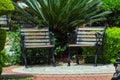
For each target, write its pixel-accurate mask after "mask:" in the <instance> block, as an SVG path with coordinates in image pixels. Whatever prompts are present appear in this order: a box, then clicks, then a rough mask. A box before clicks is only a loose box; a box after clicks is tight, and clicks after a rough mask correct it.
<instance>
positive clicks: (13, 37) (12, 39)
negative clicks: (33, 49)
mask: <svg viewBox="0 0 120 80" xmlns="http://www.w3.org/2000/svg"><path fill="white" fill-rule="evenodd" d="M6 44H7V45H10V46H11V48H10V51H12V52H13V54H12V55H8V57H9V58H8V59H9V60H8V61H9V62H8V63H11V64H12V65H14V64H20V63H21V50H20V37H19V32H18V31H14V32H7V39H6Z"/></svg>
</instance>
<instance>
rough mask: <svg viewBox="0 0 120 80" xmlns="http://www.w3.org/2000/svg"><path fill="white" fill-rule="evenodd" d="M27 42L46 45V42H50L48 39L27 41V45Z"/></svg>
mask: <svg viewBox="0 0 120 80" xmlns="http://www.w3.org/2000/svg"><path fill="white" fill-rule="evenodd" d="M27 42H29V43H30V42H31V43H39V42H40V43H46V42H49V40H48V39H46V40H45V39H44V40H25V43H27Z"/></svg>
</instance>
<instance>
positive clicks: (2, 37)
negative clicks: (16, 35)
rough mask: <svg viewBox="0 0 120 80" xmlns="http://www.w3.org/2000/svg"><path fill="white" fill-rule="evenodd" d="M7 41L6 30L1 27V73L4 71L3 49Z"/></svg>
mask: <svg viewBox="0 0 120 80" xmlns="http://www.w3.org/2000/svg"><path fill="white" fill-rule="evenodd" d="M5 42H6V31H5V30H2V29H0V74H1V72H2V66H3V64H4V59H5V57H4V55H5V54H4V52H3V51H2V50H3V49H4V46H5Z"/></svg>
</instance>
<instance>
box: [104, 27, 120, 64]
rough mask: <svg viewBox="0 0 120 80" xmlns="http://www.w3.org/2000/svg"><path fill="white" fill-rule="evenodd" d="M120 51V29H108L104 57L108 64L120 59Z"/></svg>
mask: <svg viewBox="0 0 120 80" xmlns="http://www.w3.org/2000/svg"><path fill="white" fill-rule="evenodd" d="M119 49H120V28H117V27H113V28H107V30H106V35H105V45H104V55H105V59H106V62H107V63H112V62H114V61H115V60H116V59H117V58H118V56H119V55H118V54H117V52H118V50H119Z"/></svg>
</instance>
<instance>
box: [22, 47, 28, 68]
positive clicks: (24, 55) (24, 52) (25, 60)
mask: <svg viewBox="0 0 120 80" xmlns="http://www.w3.org/2000/svg"><path fill="white" fill-rule="evenodd" d="M22 56H23V59H24V65H25V67H26V68H28V66H27V58H26V50H25V49H23V50H22Z"/></svg>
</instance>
